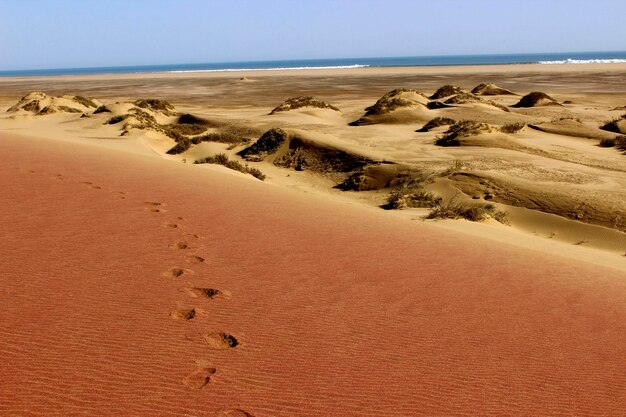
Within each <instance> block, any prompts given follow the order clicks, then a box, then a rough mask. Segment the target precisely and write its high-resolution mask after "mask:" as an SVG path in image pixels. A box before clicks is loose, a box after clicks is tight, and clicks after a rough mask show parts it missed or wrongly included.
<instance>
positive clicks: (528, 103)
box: [512, 91, 560, 108]
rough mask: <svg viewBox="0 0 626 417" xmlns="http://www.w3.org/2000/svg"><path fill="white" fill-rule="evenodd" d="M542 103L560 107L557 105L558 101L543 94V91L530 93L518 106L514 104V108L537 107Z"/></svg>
mask: <svg viewBox="0 0 626 417" xmlns="http://www.w3.org/2000/svg"><path fill="white" fill-rule="evenodd" d="M542 102H543V103H545V104H549V105H556V106H560V104H559V103H557V102H556V100H554V99H553V98H552V97H550V96H549V95H547V94H546V93H542V92H541V91H533V92H532V93H528V94H526V95H525V96H524V97H522V98H521V99H520V101H519V102H518V103H517V104H514V105H513V106H512V107H518V108H519V107H535V106H537V105H538V104H541V103H542Z"/></svg>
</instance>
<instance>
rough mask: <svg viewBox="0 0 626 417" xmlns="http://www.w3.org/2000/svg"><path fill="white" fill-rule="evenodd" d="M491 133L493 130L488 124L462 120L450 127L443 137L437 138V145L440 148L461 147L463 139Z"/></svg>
mask: <svg viewBox="0 0 626 417" xmlns="http://www.w3.org/2000/svg"><path fill="white" fill-rule="evenodd" d="M490 131H491V128H490V127H489V125H488V124H485V123H479V122H476V121H474V120H461V121H460V122H456V123H455V124H453V125H452V126H450V128H449V129H448V130H447V131H446V132H445V133H444V134H443V136H441V137H439V138H437V140H436V141H435V144H436V145H439V146H461V141H460V139H461V138H464V137H470V136H476V135H479V134H481V133H486V132H490Z"/></svg>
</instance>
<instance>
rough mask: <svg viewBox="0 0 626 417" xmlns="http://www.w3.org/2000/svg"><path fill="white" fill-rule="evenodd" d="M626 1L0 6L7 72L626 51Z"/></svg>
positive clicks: (201, 0)
mask: <svg viewBox="0 0 626 417" xmlns="http://www.w3.org/2000/svg"><path fill="white" fill-rule="evenodd" d="M624 16H626V0H379V1H374V0H302V1H299V0H262V1H260V0H220V1H217V0H216V1H213V0H0V70H17V69H49V68H78V67H99V66H126V65H150V64H155V65H156V64H183V63H211V62H238V61H263V60H282V59H294V60H298V59H321V58H355V57H387V56H432V55H474V54H501V53H538V52H579V51H580V52H582V51H624V50H626V25H624V22H623V18H624Z"/></svg>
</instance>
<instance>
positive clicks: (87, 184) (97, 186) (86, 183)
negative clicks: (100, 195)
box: [83, 181, 102, 190]
mask: <svg viewBox="0 0 626 417" xmlns="http://www.w3.org/2000/svg"><path fill="white" fill-rule="evenodd" d="M83 184H85V185H86V186H88V187H89V188H93V189H94V190H101V189H102V187H100V186H99V185H94V183H93V182H89V181H85V182H83Z"/></svg>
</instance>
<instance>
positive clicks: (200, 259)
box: [187, 255, 204, 264]
mask: <svg viewBox="0 0 626 417" xmlns="http://www.w3.org/2000/svg"><path fill="white" fill-rule="evenodd" d="M187 262H189V263H192V264H201V263H203V262H204V258H203V257H202V256H196V255H189V256H188V257H187Z"/></svg>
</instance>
